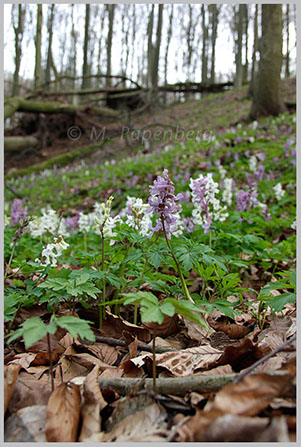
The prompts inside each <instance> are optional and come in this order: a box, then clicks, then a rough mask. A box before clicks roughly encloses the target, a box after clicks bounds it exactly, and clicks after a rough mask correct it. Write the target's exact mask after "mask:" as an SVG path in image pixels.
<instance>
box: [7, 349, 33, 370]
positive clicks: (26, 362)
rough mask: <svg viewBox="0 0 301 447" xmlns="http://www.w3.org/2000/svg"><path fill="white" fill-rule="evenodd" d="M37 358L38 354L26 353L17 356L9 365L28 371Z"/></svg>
mask: <svg viewBox="0 0 301 447" xmlns="http://www.w3.org/2000/svg"><path fill="white" fill-rule="evenodd" d="M35 358H36V354H31V353H26V352H24V353H23V354H17V355H15V356H14V358H13V360H12V361H10V362H9V365H19V366H20V368H23V369H25V370H27V368H28V367H29V366H30V365H31V363H32V362H33V360H34V359H35Z"/></svg>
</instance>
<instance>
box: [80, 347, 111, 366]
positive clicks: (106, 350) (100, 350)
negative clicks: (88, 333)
mask: <svg viewBox="0 0 301 447" xmlns="http://www.w3.org/2000/svg"><path fill="white" fill-rule="evenodd" d="M82 346H84V347H85V348H86V349H87V350H88V351H89V352H91V353H92V354H93V355H95V356H96V357H97V358H98V359H99V360H101V361H102V362H104V363H106V364H107V365H111V366H112V365H114V364H115V363H116V361H117V359H118V351H117V349H116V348H115V347H114V346H109V345H106V344H104V343H93V345H82Z"/></svg>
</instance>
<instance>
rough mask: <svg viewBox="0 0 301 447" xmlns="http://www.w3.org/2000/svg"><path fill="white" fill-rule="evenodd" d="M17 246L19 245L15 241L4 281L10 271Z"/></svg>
mask: <svg viewBox="0 0 301 447" xmlns="http://www.w3.org/2000/svg"><path fill="white" fill-rule="evenodd" d="M16 245H17V241H16V240H15V241H14V245H13V248H12V251H11V254H10V257H9V261H8V264H7V267H6V270H5V275H4V280H5V278H6V276H7V274H8V270H9V268H10V265H11V262H12V260H13V257H14V253H15V248H16Z"/></svg>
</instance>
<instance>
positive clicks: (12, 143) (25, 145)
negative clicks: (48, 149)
mask: <svg viewBox="0 0 301 447" xmlns="http://www.w3.org/2000/svg"><path fill="white" fill-rule="evenodd" d="M38 145H39V141H38V139H37V138H35V137H31V136H28V137H24V136H22V137H4V151H5V152H19V151H22V150H24V149H32V148H35V147H37V146H38Z"/></svg>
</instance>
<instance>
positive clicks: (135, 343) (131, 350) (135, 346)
mask: <svg viewBox="0 0 301 447" xmlns="http://www.w3.org/2000/svg"><path fill="white" fill-rule="evenodd" d="M128 349H129V356H130V359H132V358H133V357H136V355H137V351H138V338H137V337H135V340H134V341H132V343H130V344H129V346H128Z"/></svg>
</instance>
